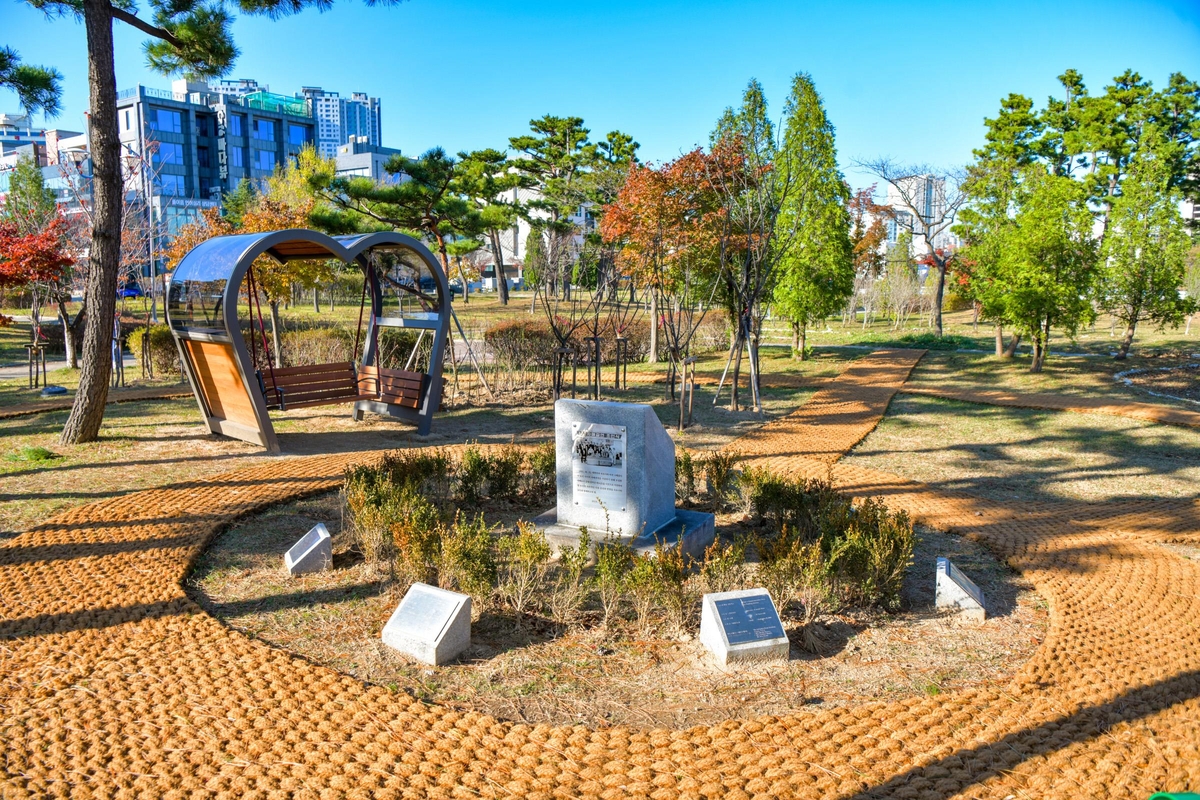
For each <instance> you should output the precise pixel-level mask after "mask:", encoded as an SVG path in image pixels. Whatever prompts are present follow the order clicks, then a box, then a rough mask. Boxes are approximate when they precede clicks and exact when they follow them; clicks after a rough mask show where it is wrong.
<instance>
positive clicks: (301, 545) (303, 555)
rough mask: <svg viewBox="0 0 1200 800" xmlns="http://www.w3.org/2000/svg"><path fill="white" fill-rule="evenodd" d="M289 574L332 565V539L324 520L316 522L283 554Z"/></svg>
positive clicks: (313, 570)
mask: <svg viewBox="0 0 1200 800" xmlns="http://www.w3.org/2000/svg"><path fill="white" fill-rule="evenodd" d="M283 566H284V567H286V568H287V571H288V574H289V575H301V574H304V573H306V572H322V571H324V570H327V569H330V568H331V567H332V566H333V539H332V538H331V537H330V535H329V530H328V529H327V528H326V527H325V523H324V522H318V523H317V524H316V525H314V526H313V528H312V530H310V531H309V532H308V533H306V534H304V536H303V537H302V538H301V539H300V541H298V542H296V543H295V544H294V545H292V548H291V549H290V550H288V551H287V552H286V553H284V554H283Z"/></svg>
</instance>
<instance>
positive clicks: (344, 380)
mask: <svg viewBox="0 0 1200 800" xmlns="http://www.w3.org/2000/svg"><path fill="white" fill-rule="evenodd" d="M263 383H264V384H265V385H266V387H267V388H268V389H270V388H271V387H273V386H274V387H278V388H281V389H288V390H292V389H303V388H305V387H308V386H353V385H354V384H355V379H354V377H353V376H352V375H350V374H349V373H347V374H346V375H332V374H330V375H325V376H322V377H318V378H299V377H297V376H294V375H293V376H291V377H288V378H285V379H283V380H278V381H275V383H271V382H270V381H263Z"/></svg>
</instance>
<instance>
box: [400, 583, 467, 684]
mask: <svg viewBox="0 0 1200 800" xmlns="http://www.w3.org/2000/svg"><path fill="white" fill-rule="evenodd" d="M383 643H384V644H386V645H387V646H388V647H391V648H392V649H394V650H399V651H400V652H401V653H404V654H405V655H408V656H412V657H413V658H415V659H417V660H418V661H421V662H423V663H425V664H432V665H434V666H441V665H442V664H448V663H449V662H451V661H453V660H454V659H456V658H458V657H459V655H461V654H462V652H463V651H464V650H466V649H467V648H468V647H470V646H471V596H470V595H466V594H459V593H458V592H451V591H448V590H446V589H438V588H437V587H435V586H429V585H428V584H424V583H414V584H413V585H412V586H410V587H409V589H408V592H406V593H405V595H404V599H403V600H401V601H400V605H398V606H396V610H395V611H394V612H393V613H392V616H391V618H390V619H389V620H388V621H387V625H384V626H383Z"/></svg>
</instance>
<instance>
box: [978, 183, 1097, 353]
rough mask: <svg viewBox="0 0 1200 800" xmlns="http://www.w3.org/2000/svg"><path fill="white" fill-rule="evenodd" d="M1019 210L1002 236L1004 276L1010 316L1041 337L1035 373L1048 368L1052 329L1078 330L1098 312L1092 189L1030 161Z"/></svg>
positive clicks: (1036, 341) (1000, 278) (1036, 339)
mask: <svg viewBox="0 0 1200 800" xmlns="http://www.w3.org/2000/svg"><path fill="white" fill-rule="evenodd" d="M1024 172H1025V175H1024V177H1023V180H1022V181H1021V188H1020V190H1019V192H1018V195H1019V196H1018V198H1017V204H1018V207H1019V209H1020V210H1019V211H1018V212H1017V213H1016V215H1015V216H1014V217H1013V224H1012V225H1011V226H1008V227H1007V228H1006V229H1005V231H1004V233H1003V235H1002V241H1001V242H1000V248H999V252H1000V256H999V263H998V264H997V267H996V277H997V282H998V283H999V284H1001V285H1002V286H1003V290H1004V291H1005V292H1007V293H1008V299H1007V301H1006V308H1005V316H1006V318H1007V319H1008V320H1009V321H1010V322H1011V324H1013V325H1014V326H1015V327H1017V328H1018V329H1019V330H1020V331H1021V332H1022V333H1023V334H1025V335H1027V336H1029V338H1030V339H1031V340H1032V342H1033V363H1032V364H1031V366H1030V371H1031V372H1041V371H1042V365H1043V363H1044V362H1045V360H1046V352H1047V349H1048V348H1049V344H1050V329H1051V328H1052V327H1054V326H1058V327H1060V328H1062V329H1063V330H1064V331H1066V333H1067V334H1068V335H1069V336H1074V335H1075V332H1076V331H1077V330H1078V329H1079V326H1080V325H1083V324H1086V323H1089V322H1091V321H1092V320H1093V319H1094V318H1095V313H1096V312H1095V308H1094V306H1093V305H1092V295H1093V292H1094V288H1095V281H1096V278H1097V270H1098V258H1097V250H1098V247H1097V242H1096V241H1095V239H1094V238H1093V236H1092V223H1093V216H1092V212H1091V210H1090V209H1089V208H1088V192H1087V190H1086V188H1085V187H1084V186H1083V184H1081V183H1080V182H1078V181H1074V180H1072V179H1071V178H1069V177H1066V176H1062V175H1054V174H1051V173H1050V172H1049V171H1047V170H1046V169H1045V168H1044V167H1042V166H1040V165H1034V166H1031V167H1029V168H1027V169H1026V170H1025V171H1024Z"/></svg>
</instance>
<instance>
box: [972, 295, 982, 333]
mask: <svg viewBox="0 0 1200 800" xmlns="http://www.w3.org/2000/svg"><path fill="white" fill-rule="evenodd" d="M971 310H972V312H973V314H972V315H971V330H972V331H978V330H979V314H980V312H981V311H983V303H981V302H979V301H978V300H976V301H975V302H974V303H972V304H971Z"/></svg>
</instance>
